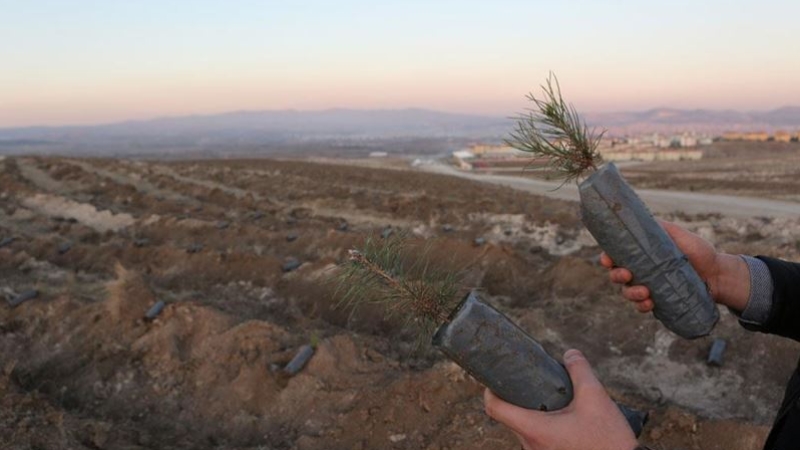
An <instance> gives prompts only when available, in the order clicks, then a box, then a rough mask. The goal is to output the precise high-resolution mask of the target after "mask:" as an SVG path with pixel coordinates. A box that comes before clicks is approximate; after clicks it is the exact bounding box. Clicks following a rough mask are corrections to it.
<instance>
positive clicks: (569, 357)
mask: <svg viewBox="0 0 800 450" xmlns="http://www.w3.org/2000/svg"><path fill="white" fill-rule="evenodd" d="M579 358H583V353H581V352H580V351H579V350H575V349H574V348H573V349H570V350H567V352H566V353H564V362H570V361H574V360H576V359H579Z"/></svg>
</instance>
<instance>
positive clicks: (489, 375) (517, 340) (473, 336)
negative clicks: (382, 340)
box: [433, 291, 647, 436]
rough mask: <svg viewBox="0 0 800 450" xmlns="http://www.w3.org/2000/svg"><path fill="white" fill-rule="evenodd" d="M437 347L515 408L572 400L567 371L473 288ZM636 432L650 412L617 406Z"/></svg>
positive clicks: (551, 408)
mask: <svg viewBox="0 0 800 450" xmlns="http://www.w3.org/2000/svg"><path fill="white" fill-rule="evenodd" d="M433 346H434V347H436V348H438V349H439V350H441V351H442V352H443V353H444V354H445V355H447V356H448V357H449V358H450V359H452V360H453V361H455V362H456V363H457V364H458V365H459V366H461V367H462V368H463V369H464V370H466V371H467V372H468V373H469V374H470V375H472V376H473V377H474V378H475V379H477V380H478V381H480V382H481V383H482V384H483V385H484V386H486V387H488V388H489V389H490V390H491V391H492V392H494V393H495V394H496V395H497V396H498V397H500V398H502V399H503V400H505V401H507V402H509V403H512V404H514V405H517V406H521V407H523V408H527V409H537V410H541V411H554V410H557V409H561V408H564V407H565V406H567V405H568V404H569V403H570V402H571V401H572V396H573V390H572V381H571V380H570V378H569V374H568V373H567V371H566V369H564V367H563V366H562V365H561V364H560V363H559V362H558V361H556V360H555V359H553V358H552V357H551V356H550V355H549V354H547V352H546V351H545V350H544V348H542V346H541V345H540V344H539V343H538V342H536V341H535V340H534V339H533V338H532V337H530V336H529V335H528V334H527V333H525V331H523V330H522V329H521V328H520V327H518V326H517V325H516V324H515V323H514V322H512V321H511V319H509V318H508V317H506V316H505V315H504V314H503V313H501V312H500V311H498V310H496V309H495V308H493V307H492V306H490V305H489V304H487V303H485V302H483V301H482V299H481V294H480V293H479V292H478V291H471V292H470V293H469V294H468V295H467V296H466V297H465V298H464V300H463V301H462V302H461V304H459V305H458V306H457V307H456V309H455V310H453V312H452V313H451V315H450V318H449V320H448V322H447V323H445V324H443V325H442V326H441V327H439V329H438V330H437V331H436V334H435V335H434V336H433ZM619 408H620V411H622V413H623V415H624V416H625V418H626V419H627V420H628V423H629V424H630V425H631V429H633V432H634V433H635V434H636V435H637V436H638V435H639V433H641V431H642V427H643V426H644V423H645V422H646V420H647V414H645V413H641V412H638V411H634V410H631V409H630V408H627V407H625V406H622V405H619Z"/></svg>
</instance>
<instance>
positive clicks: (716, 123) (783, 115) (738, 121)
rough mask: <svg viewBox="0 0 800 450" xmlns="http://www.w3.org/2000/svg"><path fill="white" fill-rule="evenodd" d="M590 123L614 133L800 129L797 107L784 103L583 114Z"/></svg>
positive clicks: (799, 114)
mask: <svg viewBox="0 0 800 450" xmlns="http://www.w3.org/2000/svg"><path fill="white" fill-rule="evenodd" d="M584 117H585V118H586V120H587V122H589V123H590V124H593V125H597V126H602V127H604V128H607V129H609V130H610V131H612V132H613V133H615V134H628V133H641V132H647V131H658V132H667V133H670V132H677V131H697V132H708V133H723V132H725V131H759V130H764V131H772V130H778V129H787V130H795V129H800V107H796V106H786V107H783V108H778V109H775V110H772V111H766V112H740V111H733V110H724V111H717V110H708V109H691V110H683V109H670V108H658V109H651V110H648V111H641V112H617V113H595V114H586V115H585V116H584Z"/></svg>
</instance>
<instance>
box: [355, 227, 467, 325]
mask: <svg viewBox="0 0 800 450" xmlns="http://www.w3.org/2000/svg"><path fill="white" fill-rule="evenodd" d="M429 251H430V249H418V248H414V247H411V246H409V245H408V243H407V238H406V236H405V235H404V234H402V233H396V234H394V235H392V236H389V237H388V238H386V239H380V238H374V237H370V238H368V239H367V240H366V242H365V244H364V247H363V248H361V249H353V250H350V253H349V258H348V261H347V263H346V264H345V265H344V267H343V270H342V272H341V274H340V276H339V293H340V294H341V297H340V298H341V304H343V305H344V306H346V307H348V308H356V307H358V306H359V305H361V304H363V303H379V304H382V305H384V307H385V308H386V313H387V315H401V316H403V317H404V318H405V319H406V323H409V324H410V323H414V324H416V325H418V326H420V327H421V328H422V329H423V330H425V331H426V332H432V331H433V330H435V329H436V328H437V327H438V326H439V325H441V324H442V323H444V322H446V321H447V318H448V316H449V314H450V311H451V310H452V309H453V308H454V307H455V306H456V304H457V303H458V297H457V295H458V294H459V291H460V289H461V287H460V281H461V280H460V275H461V274H460V273H459V272H457V271H447V270H440V269H438V268H436V267H434V265H433V264H431V261H430V257H429Z"/></svg>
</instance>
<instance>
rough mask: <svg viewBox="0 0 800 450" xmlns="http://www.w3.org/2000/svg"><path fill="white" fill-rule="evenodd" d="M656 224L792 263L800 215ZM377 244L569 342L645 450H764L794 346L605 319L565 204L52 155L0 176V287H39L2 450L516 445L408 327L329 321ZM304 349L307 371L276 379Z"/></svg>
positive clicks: (11, 359)
mask: <svg viewBox="0 0 800 450" xmlns="http://www.w3.org/2000/svg"><path fill="white" fill-rule="evenodd" d="M654 170H655V169H654ZM776 195H778V196H779V198H788V197H787V196H785V195H784V194H783V193H780V194H776ZM669 218H671V219H673V220H677V221H679V222H681V223H682V224H684V225H686V226H688V227H689V228H691V229H693V230H695V231H697V232H698V233H700V234H701V235H703V236H705V237H707V238H708V239H710V240H711V241H713V242H714V243H715V244H716V245H717V246H718V247H720V248H722V249H724V250H727V251H730V252H739V253H746V254H765V255H772V256H778V257H783V258H788V259H795V260H798V259H800V219H771V218H754V219H730V218H723V217H718V216H713V215H712V216H687V215H678V216H673V217H669ZM387 227H392V228H393V229H395V230H405V231H407V232H409V233H411V234H412V235H413V236H414V237H415V239H419V240H422V239H426V240H428V241H429V242H430V243H431V245H432V248H433V255H434V256H435V258H436V259H437V260H438V261H440V263H441V264H450V265H452V267H455V268H464V270H465V272H466V274H467V279H466V281H467V283H468V285H469V286H474V287H482V288H483V289H485V291H486V292H487V293H488V294H489V295H490V296H491V299H492V301H493V303H494V304H496V305H497V306H498V307H499V308H501V309H503V310H504V311H505V312H507V313H508V314H509V315H510V316H511V317H512V318H514V319H515V320H516V321H517V322H518V323H519V324H520V325H521V326H522V327H523V328H525V329H526V330H528V331H529V332H530V333H531V334H532V335H533V336H535V337H537V338H538V339H539V340H540V341H541V342H542V343H543V344H544V345H545V347H546V348H547V349H548V350H550V351H551V352H552V353H553V354H555V355H560V354H561V353H562V352H563V351H564V350H566V349H567V348H570V347H576V348H580V349H582V350H583V351H584V352H585V353H586V354H587V356H588V357H589V359H590V361H592V363H593V364H594V366H595V368H596V370H597V372H598V374H599V376H600V377H601V379H602V380H603V381H604V382H605V383H606V385H607V386H608V388H609V390H610V391H611V392H612V394H613V396H615V397H616V398H617V399H619V400H622V401H624V402H626V403H628V404H630V405H632V406H635V407H638V408H640V409H644V410H648V411H650V412H651V422H650V424H648V426H647V427H646V429H645V432H644V435H643V440H644V442H646V443H648V444H650V445H652V446H653V447H654V448H657V449H701V448H702V449H704V450H713V449H726V450H744V449H756V448H760V445H761V442H763V439H764V437H765V434H766V431H767V430H768V428H769V424H770V422H771V420H772V418H773V414H774V411H775V410H776V408H777V406H778V404H779V402H780V399H781V397H782V391H783V386H784V383H785V382H786V381H787V379H788V376H789V375H790V373H791V371H792V370H793V369H794V367H795V364H796V361H797V356H798V345H797V344H795V343H793V342H788V341H785V340H781V339H778V338H774V337H771V336H766V335H757V334H752V333H748V332H746V331H744V330H743V329H742V328H741V327H739V326H738V324H737V323H736V321H735V319H734V317H732V316H731V315H730V314H729V313H727V312H726V311H723V318H722V320H721V323H720V324H719V325H718V326H717V328H716V330H715V332H714V337H722V338H725V339H727V340H728V343H729V350H728V351H727V353H726V355H725V364H724V365H723V366H722V367H720V368H714V367H709V366H707V365H706V364H705V357H706V354H707V352H708V348H709V346H710V342H711V338H705V339H700V340H696V341H683V340H680V339H676V338H675V337H674V336H673V335H671V334H669V333H667V332H666V331H664V329H663V327H662V326H661V325H660V324H658V323H657V322H656V321H655V320H654V319H653V318H652V317H650V316H644V315H639V314H638V313H635V312H634V311H633V310H632V308H630V307H628V306H627V305H625V304H623V301H622V300H621V299H620V297H619V295H618V292H617V290H616V289H615V288H614V287H612V286H611V285H610V284H609V283H608V282H607V281H606V275H605V273H604V271H603V270H602V269H601V268H599V267H598V265H597V263H596V260H597V254H598V252H599V250H598V248H597V246H596V245H595V243H594V242H593V240H592V239H591V237H590V236H589V235H588V234H587V233H586V232H585V231H582V228H581V226H580V223H579V220H578V217H577V206H576V205H575V204H573V203H568V202H562V201H558V200H552V199H546V198H543V197H538V196H533V195H530V194H525V193H522V192H518V191H514V190H511V189H509V188H503V187H497V186H489V185H485V184H478V183H475V182H471V181H468V180H462V179H457V178H452V177H445V176H440V175H435V174H427V173H418V172H413V171H397V170H384V169H377V168H368V167H353V166H349V167H348V166H337V165H331V164H319V163H310V162H292V161H269V160H227V161H202V162H175V163H163V162H158V163H156V162H141V161H119V160H73V159H58V158H6V159H4V160H0V239H3V238H5V237H12V236H13V237H14V238H15V240H14V241H13V242H11V243H10V244H8V243H6V245H4V246H3V247H2V248H0V274H2V276H0V292H1V293H2V294H3V295H5V296H6V297H7V298H9V299H11V298H14V297H15V295H16V294H18V293H21V292H24V291H26V290H29V289H37V290H38V297H36V298H34V299H31V300H28V301H26V302H24V303H22V304H20V305H19V306H17V307H13V308H12V307H11V306H9V305H3V306H0V355H2V358H0V371H1V372H0V442H2V444H0V448H2V449H193V448H218V449H298V450H300V449H303V450H314V449H319V450H322V449H384V448H391V449H456V448H458V449H487V448H517V445H516V441H515V439H514V438H513V435H511V434H510V433H509V432H507V431H506V430H505V429H504V428H503V427H502V426H500V425H498V424H497V423H495V422H493V421H491V420H490V419H488V417H487V416H486V415H485V414H484V413H483V408H482V400H481V392H482V388H481V387H480V386H479V385H478V384H477V383H475V382H474V381H473V380H472V379H471V378H470V377H469V376H467V375H466V374H465V373H464V372H463V371H461V370H460V369H459V368H458V367H457V366H455V365H454V364H453V363H450V362H449V361H447V360H446V359H445V358H444V357H443V356H441V355H440V354H438V353H436V352H435V351H432V350H425V349H423V350H418V349H416V338H415V333H414V331H413V330H411V329H407V328H405V327H404V326H403V324H402V323H401V322H400V321H398V320H395V319H386V318H384V316H383V314H382V312H381V311H380V310H378V309H375V308H364V309H361V310H358V311H356V312H355V313H353V314H351V313H350V312H349V311H343V310H341V309H340V308H336V307H335V306H336V299H335V298H334V294H333V290H334V289H333V287H332V285H331V283H330V281H329V280H330V277H331V275H332V274H333V273H335V267H336V264H337V263H340V262H342V261H343V259H344V257H345V255H346V250H347V249H348V248H351V247H352V246H357V245H359V244H360V243H362V242H363V241H364V238H365V237H366V236H367V235H369V234H380V233H381V232H382V231H383V230H385V229H386V228H387ZM478 237H482V238H484V239H485V240H486V244H484V245H476V244H475V243H474V240H475V238H478ZM292 259H295V260H296V261H298V262H299V263H301V264H300V266H299V268H296V270H290V271H284V264H285V263H287V262H290V261H291V260H292ZM158 301H164V302H165V304H166V306H165V308H164V310H163V311H162V312H161V314H160V315H158V316H157V317H156V318H155V320H152V321H150V320H145V319H144V316H145V313H146V312H147V311H148V309H149V308H150V307H151V306H153V305H154V304H155V303H156V302H158ZM305 344H314V345H316V352H315V354H314V356H313V357H312V359H311V360H310V362H309V363H308V365H307V366H306V367H305V368H304V369H303V370H302V371H300V372H299V373H298V374H297V375H295V376H292V377H289V376H286V375H284V374H283V373H282V371H281V368H282V367H283V366H284V365H285V364H286V363H287V362H288V361H289V360H290V359H291V358H292V357H293V356H294V354H295V353H296V352H297V350H298V349H299V348H300V347H301V346H303V345H305Z"/></svg>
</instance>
